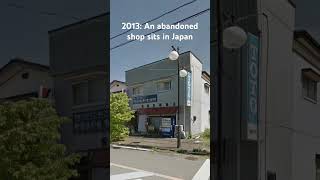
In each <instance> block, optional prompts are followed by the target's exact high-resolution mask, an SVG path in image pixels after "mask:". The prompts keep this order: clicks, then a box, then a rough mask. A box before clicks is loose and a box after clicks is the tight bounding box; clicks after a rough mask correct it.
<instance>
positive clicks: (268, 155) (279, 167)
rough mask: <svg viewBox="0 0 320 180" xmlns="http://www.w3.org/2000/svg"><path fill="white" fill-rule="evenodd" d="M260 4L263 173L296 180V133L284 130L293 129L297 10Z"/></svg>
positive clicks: (272, 2) (273, 1)
mask: <svg viewBox="0 0 320 180" xmlns="http://www.w3.org/2000/svg"><path fill="white" fill-rule="evenodd" d="M257 3H258V13H259V15H257V16H258V27H259V29H260V31H261V37H260V38H261V44H260V46H261V47H260V50H261V51H260V53H261V54H260V67H261V68H260V99H259V101H260V107H259V110H260V111H259V114H260V116H259V128H260V129H259V131H258V132H259V133H260V138H261V143H260V148H259V149H260V153H259V154H260V157H259V160H260V164H259V168H260V172H259V173H260V175H261V178H262V179H266V177H265V176H264V175H265V174H266V173H267V172H266V171H269V172H272V173H275V174H276V177H277V179H292V178H293V177H292V168H291V164H292V136H293V133H292V132H291V131H288V130H287V129H286V128H282V126H286V127H288V128H292V121H291V120H292V118H293V114H292V111H293V108H292V104H293V103H294V102H293V98H292V97H293V90H292V87H293V83H295V82H294V81H293V76H292V75H293V71H294V70H293V66H294V61H293V58H294V57H293V53H292V44H293V31H294V28H295V22H294V21H295V7H294V6H292V4H290V3H289V1H284V0H283V1H279V0H258V1H257ZM260 14H261V15H260ZM266 122H267V123H266ZM266 124H267V125H266Z"/></svg>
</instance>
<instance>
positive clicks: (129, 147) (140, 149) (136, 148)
mask: <svg viewBox="0 0 320 180" xmlns="http://www.w3.org/2000/svg"><path fill="white" fill-rule="evenodd" d="M111 146H112V147H113V148H122V149H131V150H138V151H148V152H152V151H153V150H152V149H145V148H138V147H131V146H122V145H111Z"/></svg>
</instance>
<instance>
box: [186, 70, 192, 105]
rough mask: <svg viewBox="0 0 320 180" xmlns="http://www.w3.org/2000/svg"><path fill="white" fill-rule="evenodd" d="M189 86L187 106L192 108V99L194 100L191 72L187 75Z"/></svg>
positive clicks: (187, 87) (187, 88)
mask: <svg viewBox="0 0 320 180" xmlns="http://www.w3.org/2000/svg"><path fill="white" fill-rule="evenodd" d="M186 78H187V84H186V99H187V103H186V106H191V98H192V92H191V90H192V74H191V72H188V75H187V77H186Z"/></svg>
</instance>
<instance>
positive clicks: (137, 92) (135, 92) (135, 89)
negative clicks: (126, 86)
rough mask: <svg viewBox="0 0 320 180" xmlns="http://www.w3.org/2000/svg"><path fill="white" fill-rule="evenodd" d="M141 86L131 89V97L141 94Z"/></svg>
mask: <svg viewBox="0 0 320 180" xmlns="http://www.w3.org/2000/svg"><path fill="white" fill-rule="evenodd" d="M142 90H143V88H142V86H137V87H133V88H132V95H134V96H137V95H141V94H142Z"/></svg>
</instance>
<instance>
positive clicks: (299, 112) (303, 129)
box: [291, 53, 320, 180]
mask: <svg viewBox="0 0 320 180" xmlns="http://www.w3.org/2000/svg"><path fill="white" fill-rule="evenodd" d="M293 61H294V67H293V68H294V73H293V78H294V82H296V83H295V84H294V86H293V87H292V89H293V92H294V97H293V99H294V102H293V106H294V108H293V109H294V111H293V112H294V115H293V119H292V121H293V122H292V123H293V124H292V126H293V130H294V132H293V138H292V150H293V152H292V165H291V166H292V179H293V180H298V179H316V155H317V154H320V144H319V137H320V131H319V127H320V121H319V118H320V104H319V99H320V83H318V84H317V101H318V102H313V101H310V100H309V99H307V98H306V97H305V94H304V93H303V81H302V69H305V68H311V69H312V70H314V71H315V72H316V73H318V74H320V69H319V68H316V67H315V66H313V65H311V64H310V63H309V62H307V61H306V60H305V59H304V57H302V56H300V55H299V54H297V53H294V59H293ZM318 61H319V62H320V57H318ZM318 178H319V177H318Z"/></svg>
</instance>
